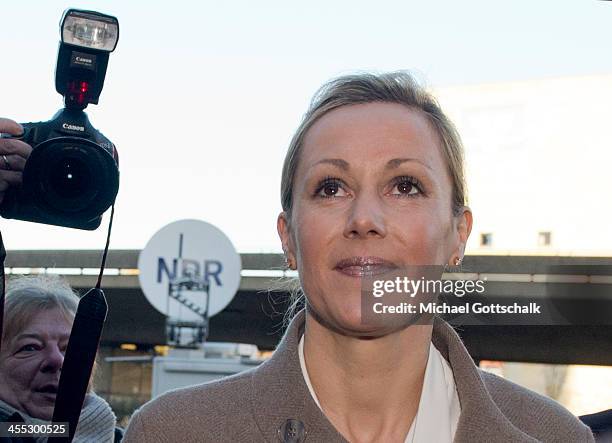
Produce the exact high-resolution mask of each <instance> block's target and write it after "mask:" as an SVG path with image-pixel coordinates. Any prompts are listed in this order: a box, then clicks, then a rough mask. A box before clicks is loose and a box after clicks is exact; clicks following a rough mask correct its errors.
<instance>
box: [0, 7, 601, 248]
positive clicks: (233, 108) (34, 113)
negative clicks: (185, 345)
mask: <svg viewBox="0 0 612 443" xmlns="http://www.w3.org/2000/svg"><path fill="white" fill-rule="evenodd" d="M67 7H76V8H83V9H93V10H98V11H100V12H104V13H108V14H112V15H115V16H116V17H117V18H118V19H119V26H120V38H119V43H118V45H117V49H116V51H115V52H114V53H112V54H111V57H110V61H109V66H108V72H107V77H106V82H105V86H104V90H103V92H102V94H101V96H100V103H99V105H90V107H89V108H88V109H87V112H88V115H89V117H90V120H91V122H92V124H93V125H94V126H95V127H96V128H98V129H99V130H100V131H101V132H103V133H104V134H105V135H106V136H107V137H108V138H110V139H111V140H112V141H113V142H114V143H115V144H116V146H117V149H118V151H119V155H120V171H121V187H120V191H119V195H118V197H117V203H116V214H115V222H114V225H113V235H112V237H111V248H113V249H140V248H143V247H144V246H145V244H146V243H147V241H148V240H149V238H150V237H151V236H152V235H153V234H154V233H155V232H156V231H157V230H159V229H160V228H161V227H163V226H164V225H166V224H168V223H170V222H172V221H175V220H180V219H201V220H205V221H207V222H209V223H212V224H214V225H216V226H217V227H219V228H220V229H221V230H223V231H224V232H225V233H226V235H227V236H228V237H229V238H230V240H231V241H232V242H233V244H234V246H235V247H236V249H237V250H238V251H239V252H278V251H280V242H279V240H278V237H277V234H276V217H277V215H278V213H279V212H280V197H279V193H280V191H279V188H280V171H281V167H282V162H283V158H284V155H285V152H286V149H287V145H288V142H289V140H290V138H291V136H292V134H293V131H294V130H295V128H296V127H297V125H298V124H299V121H300V118H301V116H302V115H303V113H304V112H305V110H306V107H307V105H308V102H309V100H310V98H311V97H312V95H313V93H314V92H315V91H316V89H317V88H318V87H319V86H320V85H321V84H322V83H323V82H325V81H326V80H328V79H330V78H333V77H335V76H338V75H341V74H345V73H349V72H355V71H360V70H376V71H388V70H397V69H407V70H410V71H411V72H413V73H414V74H415V75H416V77H417V78H418V79H419V80H420V81H421V82H422V83H423V84H425V85H427V86H428V87H431V88H434V89H435V88H439V87H448V86H453V85H454V86H456V85H471V84H481V83H499V82H508V81H519V80H531V79H541V78H556V77H566V76H578V75H590V74H610V73H612V26H610V24H611V23H612V2H608V1H598V0H557V1H549V0H538V1H529V0H514V1H511V2H502V1H493V2H492V1H490V0H489V1H463V2H456V1H450V0H449V1H424V0H421V1H418V2H417V1H407V0H404V1H385V0H382V1H379V2H376V3H373V2H371V1H367V2H366V1H334V2H329V1H325V2H324V1H318V0H313V1H309V2H300V3H298V2H288V1H282V2H281V1H261V2H252V1H230V2H204V1H193V2H188V1H180V0H175V1H173V2H167V1H146V2H145V1H133V0H131V1H129V2H128V1H122V2H120V1H88V2H80V3H79V2H76V1H75V2H72V3H66V2H63V1H52V0H47V1H45V2H41V1H28V0H21V1H19V2H17V1H13V2H3V5H2V9H1V15H2V26H1V27H0V41H1V42H2V65H1V66H2V69H1V70H0V94H1V95H0V96H1V97H2V99H1V100H0V116H3V117H7V118H12V119H14V120H17V121H19V122H28V121H42V120H47V119H49V118H51V116H52V115H53V114H54V113H55V112H56V111H57V110H58V109H60V108H61V106H62V98H61V96H60V95H59V94H57V93H56V92H55V87H54V66H55V60H56V55H57V45H58V41H59V25H58V23H59V19H60V17H61V14H62V12H63V10H64V9H65V8H67ZM107 217H108V214H107V215H106V216H105V218H104V221H103V224H102V226H101V227H100V228H99V229H98V230H97V231H94V232H87V231H78V230H73V229H68V228H59V227H52V226H46V225H41V224H33V223H27V222H22V221H14V220H5V219H0V230H1V232H2V236H3V238H4V242H5V245H6V247H7V249H101V248H103V246H104V240H105V235H106V228H105V226H106V223H107V220H108V218H107Z"/></svg>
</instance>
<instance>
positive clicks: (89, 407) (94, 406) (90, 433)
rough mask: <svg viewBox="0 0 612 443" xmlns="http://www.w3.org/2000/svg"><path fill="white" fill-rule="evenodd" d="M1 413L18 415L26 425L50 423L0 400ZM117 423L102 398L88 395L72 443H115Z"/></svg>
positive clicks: (40, 441)
mask: <svg viewBox="0 0 612 443" xmlns="http://www.w3.org/2000/svg"><path fill="white" fill-rule="evenodd" d="M0 412H2V413H3V414H7V415H8V416H11V415H13V414H14V413H18V414H19V415H20V416H21V417H22V418H23V421H24V423H26V424H33V425H43V424H48V423H49V422H48V421H45V420H41V419H39V418H34V417H30V416H29V415H27V414H25V413H24V412H21V411H19V410H17V409H15V408H14V407H12V406H11V405H9V404H8V403H6V402H4V401H2V400H0ZM116 422H117V419H116V417H115V414H114V413H113V410H112V409H111V407H110V406H109V405H108V403H106V401H105V400H104V399H103V398H102V397H99V396H97V395H96V394H93V393H90V394H87V395H86V396H85V401H84V402H83V409H82V410H81V415H80V417H79V424H78V426H77V429H76V433H75V435H74V440H72V441H73V442H75V443H77V442H78V443H93V442H100V443H113V441H114V439H115V426H116ZM34 441H36V443H46V442H47V437H35V438H34ZM51 441H53V440H51Z"/></svg>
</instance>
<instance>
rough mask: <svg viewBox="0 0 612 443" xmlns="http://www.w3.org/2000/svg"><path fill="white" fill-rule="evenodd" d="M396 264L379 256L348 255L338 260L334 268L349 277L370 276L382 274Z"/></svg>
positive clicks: (394, 267)
mask: <svg viewBox="0 0 612 443" xmlns="http://www.w3.org/2000/svg"><path fill="white" fill-rule="evenodd" d="M396 268H397V266H396V265H395V264H394V263H392V262H390V261H388V260H385V259H383V258H381V257H361V256H355V257H349V258H345V259H342V260H340V261H339V262H338V263H337V264H336V267H335V268H334V270H336V271H338V272H340V273H342V274H344V275H347V276H349V277H370V276H373V275H379V274H384V273H386V272H389V271H391V270H393V269H396Z"/></svg>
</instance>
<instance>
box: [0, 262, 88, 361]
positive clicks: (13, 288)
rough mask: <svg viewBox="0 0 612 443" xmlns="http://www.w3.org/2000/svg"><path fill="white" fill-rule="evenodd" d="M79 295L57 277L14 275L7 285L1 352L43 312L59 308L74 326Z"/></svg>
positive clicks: (47, 275)
mask: <svg viewBox="0 0 612 443" xmlns="http://www.w3.org/2000/svg"><path fill="white" fill-rule="evenodd" d="M78 303H79V297H78V295H77V294H76V293H75V292H74V291H73V290H72V289H71V288H70V285H69V284H68V283H67V282H66V281H65V280H64V279H63V278H61V277H59V276H57V275H49V274H40V275H28V276H15V277H12V278H10V279H9V281H8V284H7V291H6V299H5V302H4V325H3V328H2V329H3V331H2V352H4V351H5V350H6V349H7V348H8V344H9V343H11V342H12V341H13V339H14V338H15V337H16V336H17V334H18V333H19V332H20V331H21V330H22V329H23V328H25V327H26V325H27V324H28V323H29V322H30V321H31V320H32V318H33V317H34V316H35V315H36V314H38V313H39V312H41V311H44V310H47V309H54V308H58V309H60V311H61V312H62V313H63V314H64V316H65V317H66V319H67V320H68V321H70V322H71V323H72V321H73V320H74V316H75V314H76V310H77V306H78Z"/></svg>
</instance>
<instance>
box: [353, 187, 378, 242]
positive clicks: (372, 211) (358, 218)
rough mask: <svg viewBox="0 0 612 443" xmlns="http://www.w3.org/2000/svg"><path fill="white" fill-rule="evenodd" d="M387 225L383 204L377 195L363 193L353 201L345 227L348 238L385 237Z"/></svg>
mask: <svg viewBox="0 0 612 443" xmlns="http://www.w3.org/2000/svg"><path fill="white" fill-rule="evenodd" d="M386 235H387V227H386V223H385V215H384V211H383V207H382V204H381V202H380V199H379V197H378V196H377V195H373V193H372V194H366V193H364V194H362V195H359V196H357V197H355V198H354V199H353V201H352V205H351V208H350V212H349V215H348V219H347V221H346V225H345V228H344V236H345V237H347V238H370V237H381V238H382V237H385V236H386Z"/></svg>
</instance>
